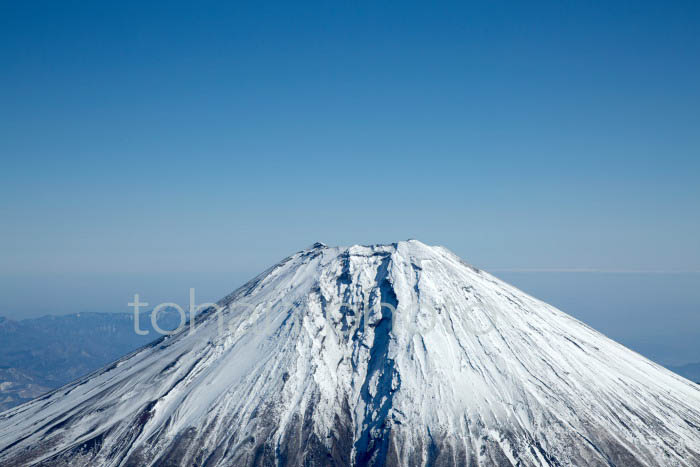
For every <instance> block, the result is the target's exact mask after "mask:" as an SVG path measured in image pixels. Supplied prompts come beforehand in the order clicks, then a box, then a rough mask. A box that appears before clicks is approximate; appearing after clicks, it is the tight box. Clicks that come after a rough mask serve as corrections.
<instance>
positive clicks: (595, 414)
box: [0, 240, 700, 466]
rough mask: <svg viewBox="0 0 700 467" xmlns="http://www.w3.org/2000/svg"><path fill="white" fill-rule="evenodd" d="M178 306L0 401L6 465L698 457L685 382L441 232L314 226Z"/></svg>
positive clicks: (699, 443)
mask: <svg viewBox="0 0 700 467" xmlns="http://www.w3.org/2000/svg"><path fill="white" fill-rule="evenodd" d="M591 293H595V291H591ZM191 324H192V325H191V326H185V327H184V328H183V329H181V330H180V331H179V332H177V333H176V334H173V335H169V336H165V337H163V338H162V339H160V340H158V341H156V342H155V343H153V344H150V345H148V346H146V347H143V348H141V349H139V350H137V351H136V352H133V353H132V354H130V355H127V356H125V357H123V358H122V359H120V360H118V361H116V362H114V363H113V364H111V365H109V366H108V367H106V368H103V369H101V370H99V371H97V372H95V373H93V374H91V375H89V376H86V377H84V378H82V379H80V380H77V381H75V382H73V383H71V384H69V385H67V386H64V387H62V388H60V389H58V390H56V391H54V392H52V393H49V394H47V395H45V396H43V397H41V398H39V399H35V400H33V401H31V402H28V403H25V404H23V405H21V406H18V407H15V408H13V409H11V410H9V411H6V412H4V413H1V414H0V465H2V466H28V465H46V466H56V465H70V466H94V465H99V466H156V465H157V466H169V465H178V466H192V465H201V466H298V465H305V466H328V465H334V466H349V465H353V466H354V465H357V466H365V465H373V466H374V465H376V466H379V465H387V466H452V465H459V466H466V465H468V466H477V465H480V466H492V465H499V466H501V465H503V466H508V465H512V466H566V465H576V466H581V465H587V466H698V465H700V388H699V387H698V385H696V384H694V383H692V382H690V381H687V380H685V379H683V378H681V377H680V376H677V375H675V374H673V373H671V372H670V371H668V370H666V369H664V368H662V367H661V366H659V365H656V364H655V363H652V362H651V361H649V360H647V359H645V358H644V357H642V356H640V355H639V354H637V353H635V352H633V351H631V350H628V349H627V348H625V347H623V346H622V345H620V344H617V343H616V342H614V341H612V340H610V339H608V338H607V337H605V336H604V335H602V334H600V333H598V332H596V331H595V330H593V329H591V328H590V327H588V326H586V325H585V324H583V323H581V322H580V321H577V320H576V319H574V318H572V317H571V316H568V315H567V314H565V313H563V312H561V311H559V310H557V309H555V308H554V307H552V306H549V305H547V304H546V303H543V302H541V301H539V300H537V299H535V298H533V297H530V296H529V295H527V294H525V293H523V292H521V291H519V290H517V289H516V288H514V287H512V286H510V285H508V284H506V283H504V282H502V281H500V280H499V279H497V278H495V277H493V276H492V275H490V274H488V273H486V272H484V271H481V270H479V269H477V268H475V267H472V266H470V265H469V264H467V263H465V262H464V261H463V260H461V259H460V258H458V257H457V256H455V255H454V254H453V253H451V252H450V251H448V250H447V249H445V248H442V247H436V246H435V247H431V246H427V245H425V244H423V243H420V242H418V241H415V240H410V241H406V242H399V243H394V244H390V245H374V246H352V247H347V248H340V247H327V246H325V245H323V244H315V245H314V246H312V247H311V248H309V249H306V250H303V251H301V252H298V253H296V254H294V255H292V256H290V257H288V258H287V259H285V260H283V261H282V262H280V263H279V264H277V265H276V266H274V267H272V268H270V269H268V270H267V271H265V272H263V273H262V274H261V275H259V276H258V277H256V278H254V279H253V280H252V281H250V282H249V283H247V284H246V285H244V286H243V287H241V288H240V289H238V290H236V291H235V292H233V293H232V294H231V295H229V296H227V297H225V298H223V299H222V300H221V301H220V302H219V303H218V304H216V306H209V307H208V308H207V309H206V310H203V311H202V312H201V313H199V314H198V315H197V316H196V319H194V320H193V321H192V322H191Z"/></svg>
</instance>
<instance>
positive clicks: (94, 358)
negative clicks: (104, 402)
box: [0, 310, 180, 411]
mask: <svg viewBox="0 0 700 467" xmlns="http://www.w3.org/2000/svg"><path fill="white" fill-rule="evenodd" d="M179 319H180V317H179V315H178V313H177V312H175V311H167V310H166V311H164V312H162V313H161V314H160V315H159V318H158V325H159V326H160V327H161V328H162V329H166V330H170V329H175V328H176V327H177V325H178V323H179ZM139 325H140V328H141V329H143V330H148V331H149V334H148V335H145V336H142V335H138V334H136V333H135V332H134V324H133V314H132V313H76V314H71V315H63V316H43V317H41V318H33V319H24V320H20V321H14V320H10V319H7V318H3V317H0V342H1V343H2V345H0V411H3V410H6V409H9V408H10V407H14V406H16V405H19V404H21V403H23V402H26V401H28V400H31V399H34V398H35V397H38V396H40V395H41V394H43V393H45V392H48V391H50V390H52V389H55V388H57V387H60V386H63V385H64V384H67V383H69V382H71V381H73V380H75V379H76V378H79V377H80V376H83V375H85V374H88V373H90V372H92V371H94V370H96V369H98V368H100V367H102V366H104V365H106V364H107V363H109V362H111V361H113V360H116V359H117V358H119V357H122V356H124V354H126V353H129V352H131V351H133V350H136V349H137V348H139V347H141V346H143V345H145V344H147V343H149V342H151V341H153V340H154V339H156V338H158V337H160V335H159V334H157V333H156V332H155V331H153V329H152V327H151V323H150V315H146V314H144V315H143V316H142V319H141V320H140V323H139Z"/></svg>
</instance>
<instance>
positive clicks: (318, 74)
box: [0, 1, 700, 360]
mask: <svg viewBox="0 0 700 467" xmlns="http://www.w3.org/2000/svg"><path fill="white" fill-rule="evenodd" d="M193 5H195V6H193ZM699 30H700V3H698V2H695V1H688V2H683V1H679V2H672V3H668V2H638V1H637V2H614V4H611V2H555V1H552V2H518V3H516V2H512V3H511V2H483V3H471V2H455V3H454V4H447V3H441V4H435V3H432V2H430V3H426V2H420V3H412V2H406V1H403V2H391V3H389V2H382V5H378V4H377V2H367V3H364V2H363V3H357V2H353V4H352V5H350V4H331V3H327V2H319V3H314V2H304V4H303V5H300V4H299V2H284V3H269V2H266V3H264V4H262V2H251V3H249V4H243V3H242V2H226V3H222V4H218V3H202V2H196V4H195V2H192V4H191V5H190V6H187V5H185V4H184V3H183V4H180V2H162V3H160V4H158V3H151V2H114V3H113V4H112V5H108V2H100V5H96V4H90V3H89V2H16V3H15V4H10V2H2V4H1V6H0V63H1V64H2V68H1V70H0V158H1V161H2V165H1V167H0V199H1V200H0V218H1V219H2V220H1V221H0V222H1V223H2V224H1V225H2V228H1V229H0V257H1V258H2V260H1V261H0V279H1V282H2V286H1V287H0V292H2V295H3V297H4V303H5V308H6V310H0V314H5V315H8V316H24V315H35V314H43V313H51V312H68V311H71V310H74V309H75V308H89V309H92V308H94V307H96V306H98V304H99V306H100V307H101V308H104V309H109V310H117V309H121V307H122V302H124V303H126V298H124V299H122V295H123V294H124V293H125V292H124V291H126V290H131V289H134V288H138V289H140V290H141V292H142V293H144V292H147V291H149V290H150V291H152V294H153V295H155V296H159V294H162V295H167V293H169V291H170V292H171V291H173V290H175V289H176V288H177V290H178V293H179V294H181V295H182V296H183V297H184V296H185V295H186V288H185V287H186V286H185V284H188V285H195V286H196V285H199V286H200V287H201V288H203V289H204V291H205V292H204V294H205V295H213V296H214V297H209V296H208V297H207V298H215V296H216V294H219V293H225V292H226V291H228V290H229V289H230V288H232V287H234V286H236V285H238V284H240V283H241V282H242V281H243V280H244V279H246V278H247V277H249V276H251V275H253V274H255V273H257V272H259V271H260V270H261V269H263V268H265V267H267V266H269V265H270V264H272V263H274V262H276V261H278V260H279V259H280V258H282V257H284V256H287V255H288V254H290V253H291V252H293V251H296V250H299V249H301V248H303V247H305V246H307V245H309V244H311V243H313V242H315V241H324V242H326V243H329V244H334V245H337V244H353V243H378V242H390V241H395V240H399V239H406V238H418V239H420V240H422V241H424V242H426V243H430V244H443V245H445V246H447V247H448V248H450V249H452V250H453V251H454V252H456V253H457V254H459V255H460V256H462V257H464V258H465V259H466V260H467V261H470V262H472V263H474V264H476V265H479V266H481V267H483V268H486V269H497V270H498V269H501V270H502V269H582V268H583V269H594V270H602V271H654V272H655V273H659V272H662V273H678V272H686V273H687V272H692V271H700V246H699V242H698V238H700V110H699V109H700V84H699V83H700V33H699ZM542 277H544V276H542ZM690 277H691V278H694V279H690V284H695V285H700V280H699V278H700V275H697V274H695V275H693V274H691V275H690ZM541 280H545V279H541ZM217 281H218V282H217ZM214 283H215V284H216V285H212V284H214ZM695 285H689V286H688V290H686V291H685V292H683V290H685V289H681V290H680V291H678V290H676V293H681V294H683V293H687V294H690V293H691V292H690V289H695V288H697V287H695ZM180 288H182V290H180ZM571 293H572V294H574V295H573V297H575V296H576V292H575V291H573V290H572V291H571ZM693 293H694V292H693ZM76 294H80V296H77V295H76ZM688 296H690V295H687V296H686V297H685V298H684V300H686V301H688V300H687V297H688ZM692 296H693V297H697V295H692ZM86 297H90V298H89V299H88V298H86ZM170 298H178V297H170ZM696 305H697V304H696ZM692 306H695V305H692ZM694 310H695V311H698V308H697V306H695V308H694ZM122 311H128V310H126V309H125V310H122ZM671 311H672V310H671ZM611 319H613V318H611ZM698 360H700V356H699V358H698Z"/></svg>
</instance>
